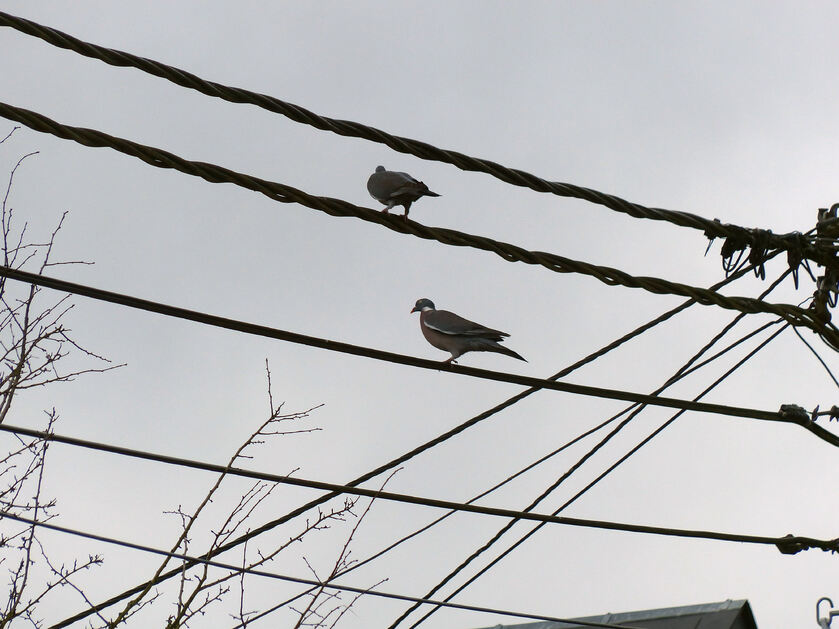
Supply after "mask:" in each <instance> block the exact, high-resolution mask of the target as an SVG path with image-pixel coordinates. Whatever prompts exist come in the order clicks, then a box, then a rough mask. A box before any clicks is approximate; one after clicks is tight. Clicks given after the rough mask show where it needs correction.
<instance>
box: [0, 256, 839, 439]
mask: <svg viewBox="0 0 839 629" xmlns="http://www.w3.org/2000/svg"><path fill="white" fill-rule="evenodd" d="M0 277H8V278H10V279H14V280H17V281H21V282H26V283H29V284H35V285H38V286H43V287H45V288H51V289H53V290H58V291H63V292H67V293H73V294H76V295H82V296H85V297H90V298H92V299H96V300H99V301H106V302H109V303H114V304H120V305H123V306H127V307H129V308H135V309H138V310H146V311H148V312H156V313H158V314H162V315H166V316H169V317H174V318H177V319H184V320H187V321H193V322H196V323H202V324H205V325H210V326H213V327H219V328H225V329H228V330H235V331H237V332H243V333H246V334H252V335H255V336H262V337H266V338H273V339H278V340H281V341H287V342H290V343H297V344H300V345H308V346H310V347H317V348H319V349H326V350H330V351H335V352H340V353H344V354H352V355H355V356H363V357H366V358H373V359H376V360H383V361H387V362H391V363H397V364H400V365H409V366H412V367H419V368H422V369H431V370H435V371H448V372H452V373H456V374H461V375H464V376H470V377H474V378H481V379H485V380H494V381H496V382H507V383H510V384H519V385H524V386H527V387H534V388H538V389H551V390H554V391H562V392H565V393H573V394H577V395H588V396H593V397H600V398H606V399H612V400H623V401H625V402H643V403H646V404H650V405H653V406H666V407H670V408H679V409H685V410H690V411H697V412H703V413H714V414H721V415H729V416H732V417H743V418H747V419H758V420H763V421H776V422H785V423H792V424H796V425H799V426H802V427H804V428H806V429H807V430H809V431H810V432H812V433H813V434H815V435H817V436H818V437H819V438H820V439H823V440H825V441H827V442H828V443H830V444H831V445H834V446H837V447H839V436H837V435H834V434H833V433H831V432H829V431H827V430H825V429H824V428H821V427H820V426H818V425H815V424H813V423H812V422H810V421H804V420H801V419H798V418H796V417H793V416H787V415H784V414H782V413H780V412H772V411H763V410H759V409H750V408H741V407H736V406H727V405H724V404H708V403H698V402H690V401H687V400H680V399H676V398H668V397H659V396H655V395H646V394H643V393H635V392H633V391H620V390H617V389H608V388H602V387H593V386H589V385H582V384H572V383H569V382H557V381H554V380H549V379H544V378H534V377H531V376H524V375H519V374H511V373H505V372H500V371H492V370H489V369H479V368H477V367H469V366H466V365H457V364H451V363H443V362H439V361H435V360H428V359H425V358H416V357H413V356H407V355H404V354H396V353H394V352H387V351H384V350H378V349H373V348H369V347H363V346H360V345H352V344H350V343H342V342H339V341H332V340H329V339H324V338H320V337H315V336H309V335H306V334H299V333H297V332H289V331H286V330H281V329H279V328H272V327H268V326H264V325H257V324H254V323H248V322H246V321H240V320H237V319H228V318H226V317H220V316H217V315H211V314H208V313H204V312H199V311H196V310H188V309H186V308H179V307H177V306H171V305H168V304H163V303H160V302H155V301H149V300H147V299H140V298H138V297H132V296H130V295H125V294H123V293H115V292H111V291H106V290H102V289H100V288H94V287H91V286H85V285H83V284H76V283H73V282H68V281H66V280H60V279H57V278H53V277H47V276H46V275H39V274H37V273H29V272H26V271H21V270H19V269H12V268H10V267H5V266H0Z"/></svg>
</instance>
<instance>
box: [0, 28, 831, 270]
mask: <svg viewBox="0 0 839 629" xmlns="http://www.w3.org/2000/svg"><path fill="white" fill-rule="evenodd" d="M0 26H7V27H10V28H13V29H15V30H17V31H19V32H21V33H25V34H27V35H31V36H34V37H38V38H40V39H42V40H44V41H45V42H47V43H49V44H52V45H54V46H57V47H59V48H64V49H67V50H72V51H74V52H76V53H79V54H81V55H84V56H86V57H89V58H92V59H98V60H99V61H104V62H105V63H107V64H110V65H113V66H118V67H133V68H137V69H138V70H142V71H143V72H147V73H149V74H152V75H154V76H157V77H160V78H163V79H166V80H168V81H171V82H173V83H175V84H177V85H180V86H182V87H186V88H189V89H194V90H196V91H198V92H201V93H202V94H205V95H207V96H212V97H215V98H221V99H223V100H226V101H229V102H232V103H248V104H251V105H256V106H257V107H261V108H262V109H265V110H267V111H271V112H273V113H278V114H281V115H283V116H285V117H287V118H289V119H291V120H293V121H295V122H298V123H302V124H307V125H310V126H312V127H315V128H316V129H321V130H324V131H331V132H333V133H336V134H338V135H342V136H348V137H356V138H361V139H364V140H369V141H371V142H377V143H379V144H384V145H386V146H388V147H390V148H392V149H393V150H395V151H398V152H400V153H406V154H409V155H414V156H415V157H419V158H420V159H425V160H434V161H439V162H444V163H447V164H452V165H454V166H456V167H458V168H460V169H461V170H466V171H474V172H482V173H486V174H488V175H492V176H493V177H496V178H497V179H500V180H501V181H504V182H506V183H509V184H512V185H515V186H520V187H526V188H530V189H532V190H535V191H537V192H544V193H551V194H555V195H558V196H561V197H572V198H577V199H584V200H586V201H589V202H591V203H596V204H599V205H603V206H605V207H607V208H609V209H612V210H615V211H618V212H622V213H624V214H628V215H630V216H633V217H635V218H646V219H653V220H659V221H667V222H669V223H672V224H674V225H679V226H681V227H690V228H693V229H698V230H701V231H703V232H704V233H705V235H706V236H708V237H709V238H728V239H730V242H732V243H735V242H736V243H739V244H738V246H739V245H742V246H743V247H745V246H749V247H755V246H757V247H759V248H761V249H783V250H785V251H793V252H796V253H797V254H799V253H800V255H801V256H802V257H803V258H807V259H811V260H814V261H816V262H818V263H819V264H823V263H824V262H825V261H829V260H831V259H832V253H831V251H830V247H823V246H822V247H816V246H814V244H813V243H812V242H811V241H810V240H808V239H806V238H804V237H803V236H802V235H801V234H800V233H799V232H792V233H788V234H774V233H772V232H771V231H770V230H767V229H750V228H745V227H740V226H737V225H731V224H727V223H726V224H723V223H721V222H720V221H718V220H709V219H707V218H704V217H702V216H698V215H696V214H691V213H689V212H675V211H672V210H665V209H661V208H650V207H645V206H643V205H639V204H637V203H631V202H629V201H626V200H624V199H621V198H619V197H616V196H614V195H611V194H605V193H603V192H598V191H597V190H592V189H590V188H584V187H582V186H576V185H573V184H568V183H560V182H556V181H548V180H545V179H542V178H540V177H537V176H536V175H532V174H530V173H528V172H525V171H523V170H518V169H512V168H507V167H505V166H502V165H501V164H497V163H496V162H492V161H490V160H486V159H479V158H476V157H470V156H469V155H465V154H463V153H460V152H457V151H451V150H443V149H439V148H437V147H435V146H432V145H431V144H428V143H426V142H420V141H417V140H412V139H410V138H405V137H399V136H394V135H391V134H389V133H386V132H384V131H382V130H380V129H376V128H374V127H370V126H367V125H363V124H360V123H357V122H352V121H349V120H336V119H333V118H327V117H325V116H320V115H318V114H316V113H314V112H311V111H309V110H308V109H305V108H303V107H301V106H300V105H295V104H292V103H288V102H285V101H282V100H279V99H277V98H274V97H272V96H267V95H265V94H259V93H257V92H252V91H249V90H245V89H242V88H237V87H230V86H227V85H223V84H221V83H215V82H213V81H207V80H205V79H202V78H200V77H198V76H196V75H195V74H192V73H190V72H187V71H186V70H182V69H180V68H176V67H173V66H169V65H166V64H164V63H160V62H159V61H154V60H153V59H147V58H144V57H139V56H137V55H132V54H131V53H128V52H124V51H120V50H115V49H112V48H105V47H104V46H97V45H96V44H92V43H90V42H86V41H83V40H81V39H78V38H76V37H73V36H72V35H69V34H67V33H64V32H62V31H59V30H57V29H54V28H50V27H48V26H44V25H42V24H38V23H37V22H33V21H31V20H26V19H23V18H20V17H17V16H14V15H10V14H8V13H4V12H0Z"/></svg>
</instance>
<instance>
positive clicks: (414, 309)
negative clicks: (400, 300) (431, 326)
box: [411, 306, 419, 314]
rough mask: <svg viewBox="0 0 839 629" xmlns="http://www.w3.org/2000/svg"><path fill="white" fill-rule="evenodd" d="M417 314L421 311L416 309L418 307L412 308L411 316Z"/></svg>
mask: <svg viewBox="0 0 839 629" xmlns="http://www.w3.org/2000/svg"><path fill="white" fill-rule="evenodd" d="M415 312H419V310H417V307H416V306H414V307H413V308H411V314H413V313H415Z"/></svg>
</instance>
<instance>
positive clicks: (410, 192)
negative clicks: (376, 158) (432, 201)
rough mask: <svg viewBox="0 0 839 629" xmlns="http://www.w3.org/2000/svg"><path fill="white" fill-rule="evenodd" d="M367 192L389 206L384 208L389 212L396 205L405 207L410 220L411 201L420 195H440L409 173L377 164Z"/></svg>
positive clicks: (406, 218)
mask: <svg viewBox="0 0 839 629" xmlns="http://www.w3.org/2000/svg"><path fill="white" fill-rule="evenodd" d="M367 192H369V193H370V196H371V197H373V198H374V199H376V201H378V202H379V203H384V204H385V205H386V206H387V207H386V208H385V209H384V210H382V211H383V212H384V213H385V214H387V213H388V212H389V211H390V209H391V208H392V207H393V206H394V205H401V206H402V207H404V208H405V220H408V210H410V209H411V203H413V202H414V201H416V200H417V199H419V198H420V197H439V196H440V195H439V194H437V193H436V192H431V190H429V189H428V186H426V185H425V184H424V183H423V182H421V181H417V180H416V179H414V178H413V177H411V175H409V174H408V173H400V172H397V171H395V170H387V169H386V168H385V167H384V166H376V172H374V173H373V174H372V175H370V178H369V179H368V180H367Z"/></svg>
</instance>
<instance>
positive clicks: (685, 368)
mask: <svg viewBox="0 0 839 629" xmlns="http://www.w3.org/2000/svg"><path fill="white" fill-rule="evenodd" d="M790 272H791V271H790V270H789V269H788V270H787V271H786V272H785V273H784V274H782V275H781V276H780V277H778V278H777V279H775V280H774V281H773V282H772V284H771V285H770V286H769V287H768V288H767V289H766V290H765V291H763V293H761V295H760V298H761V299H763V298H764V297H766V296H768V295H769V293H771V292H772V291H773V290H774V289H775V288H777V287H778V285H779V284H780V283H781V282H782V281H783V280H784V278H785V277H786V275H787V274H789V273H790ZM744 316H745V315H743V314H739V315H737V316H736V317H735V318H734V319H733V320H731V321H730V322H728V323H727V324H726V325H725V326H724V327H723V328H722V330H720V331H719V332H718V333H717V334H715V335H714V336H713V337H712V338H711V339H710V340H709V341H708V342H707V343H706V344H705V345H704V346H703V347H702V348H700V350H699V351H698V352H696V353H695V354H694V355H693V356H692V357H691V358H690V359H688V360H687V361H686V362H685V364H684V365H682V367H680V368H679V369H678V370H677V371H676V373H675V374H674V375H673V376H671V377H670V378H668V379H667V380H666V381H665V382H664V384H662V385H661V386H660V387H658V388H657V389H656V390H655V393H660V392H662V391H664V390H665V389H666V388H668V387H670V386H671V385H672V384H674V383H675V382H677V381H679V380H680V379H681V378H683V377H686V376H687V375H689V374H690V373H691V371H692V369H691V366H692V365H694V364H695V363H696V361H697V360H699V358H700V357H701V356H702V355H704V354H705V353H707V351H708V350H710V349H711V347H713V346H714V345H715V344H716V343H717V342H718V341H720V340H721V339H722V338H723V337H724V336H725V335H726V334H727V333H728V332H729V331H730V330H731V329H733V328H734V326H735V325H737V323H739V322H740V321H741V320H742V319H743V318H744ZM774 323H777V322H772V324H774ZM763 327H765V326H762V327H761V328H759V329H763ZM778 333H780V331H779V332H777V333H776V334H774V335H772V336H771V337H770V338H769V339H767V340H766V341H764V342H763V343H761V344H760V345H759V346H758V348H757V349H754V350H752V352H750V353H749V354H747V356H746V357H745V358H742V359H741V360H740V361H738V362H737V363H736V364H735V365H734V366H733V367H731V368H730V369H729V370H728V371H727V372H726V373H725V374H723V376H721V377H720V378H718V379H717V380H716V381H715V382H714V383H713V384H712V385H711V386H709V387H708V388H706V389H705V391H703V392H702V393H701V394H700V395H699V396H697V398H696V399H699V398H701V397H703V396H704V395H706V394H707V393H708V392H709V391H711V390H712V389H713V388H715V387H716V386H717V385H718V384H719V383H720V382H722V381H723V380H724V379H725V378H726V377H728V376H729V375H730V374H731V373H733V372H734V371H735V370H736V369H738V368H739V367H740V366H741V365H743V364H745V362H746V361H747V360H748V359H749V358H751V356H753V355H754V354H755V353H756V352H757V351H758V350H759V349H760V348H762V347H764V346H765V345H766V344H767V343H768V342H769V340H771V339H772V338H774V337H775V336H777V334H778ZM750 336H751V334H747V335H746V337H745V338H749V337H750ZM739 342H740V341H737V342H736V343H734V344H730V345H729V347H728V348H727V349H732V348H733V347H736V346H737V345H738V344H739ZM726 351H727V350H726ZM719 355H720V353H718V354H717V355H715V356H714V357H712V358H709V359H708V360H707V361H705V362H704V363H701V364H699V365H694V367H695V368H697V369H698V368H699V367H700V366H701V365H702V364H707V362H709V361H710V360H713V359H715V358H717V357H718V356H719ZM644 408H645V407H644V406H643V405H639V406H638V407H636V408H635V410H633V411H632V412H631V414H630V415H629V416H628V417H627V418H626V419H625V420H623V421H622V422H621V423H620V424H619V425H618V426H617V427H616V428H615V429H614V430H613V431H612V432H610V433H609V434H608V435H606V436H605V437H604V438H603V439H602V440H601V441H600V442H599V443H598V444H596V445H595V446H594V447H593V448H592V449H590V450H589V451H588V452H587V453H586V454H585V455H583V457H582V458H581V459H580V460H579V461H577V462H576V463H575V464H574V465H573V466H571V468H570V469H569V470H568V471H567V472H566V473H565V474H563V475H562V476H561V477H560V478H559V479H558V480H557V481H556V482H554V483H553V484H551V486H550V487H548V488H547V489H546V490H545V491H544V492H542V494H541V495H539V496H538V497H537V498H536V499H535V500H533V501H532V502H531V503H530V505H528V506H527V507H526V508H525V511H531V510H532V509H535V508H536V507H537V506H538V505H539V504H540V503H541V502H542V501H543V500H544V499H546V498H547V497H548V496H549V495H550V494H551V493H552V492H553V491H554V490H556V488H557V487H559V485H560V484H562V483H563V482H564V481H565V480H566V479H567V478H568V477H569V476H571V474H573V473H574V472H575V471H576V470H577V469H579V468H580V467H581V466H582V465H583V463H585V461H586V460H588V459H589V458H590V457H591V456H592V455H593V454H594V453H595V452H597V451H598V450H599V449H600V448H601V447H603V446H604V445H605V444H606V443H607V442H608V441H610V440H611V439H612V438H613V437H614V436H615V435H616V434H618V433H619V432H620V431H621V430H622V429H623V428H624V427H625V426H626V425H627V424H629V422H631V421H632V420H633V419H634V418H635V417H637V416H638V415H639V414H640V413H641V412H642V411H643V410H644ZM629 410H631V408H627V409H624V411H623V412H626V411H629ZM680 414H681V413H677V414H675V415H674V416H673V417H671V418H670V419H669V420H668V421H667V422H665V423H664V424H663V425H662V426H661V427H659V428H658V429H657V430H656V431H654V432H653V433H652V434H651V435H650V436H648V437H647V438H646V439H645V440H644V441H642V442H641V443H640V444H639V445H637V446H636V447H635V448H633V449H632V450H631V451H630V452H629V453H628V454H627V455H625V456H624V457H623V458H621V459H620V460H619V461H618V462H617V463H615V464H613V465H612V466H611V467H609V468H608V469H607V470H606V471H605V472H603V473H602V474H600V475H599V476H598V477H597V478H596V479H595V480H594V481H592V482H590V483H589V484H588V485H586V487H584V488H583V489H582V490H580V491H579V492H578V493H577V494H575V495H574V497H572V498H571V499H570V500H568V501H567V502H565V503H564V504H563V505H562V506H561V507H560V508H559V509H557V510H556V511H555V512H554V515H556V514H558V513H560V512H561V511H562V510H564V509H566V508H567V507H568V506H569V505H570V504H572V503H573V502H574V501H576V500H577V499H578V498H579V497H580V496H582V495H583V494H584V493H586V492H587V491H588V490H590V489H591V488H592V487H594V486H595V485H596V484H597V483H598V482H600V481H601V480H602V479H603V478H605V477H606V476H607V475H608V474H610V473H611V472H612V471H614V470H615V469H616V468H617V467H618V466H619V465H620V464H621V463H622V462H623V461H625V460H626V459H628V458H629V457H630V456H631V455H632V454H634V453H635V452H637V450H639V449H640V448H641V447H642V446H643V445H645V444H646V443H647V442H649V441H650V440H651V439H652V438H653V437H654V436H655V435H657V434H658V433H660V432H661V431H663V430H664V429H665V428H666V427H667V426H669V425H670V424H671V423H672V422H674V421H675V420H676V419H677V418H678V417H679V416H680ZM618 416H619V415H616V416H615V418H616V417H618ZM514 524H515V522H514V521H511V522H509V523H507V524H506V525H504V526H503V527H502V528H501V530H499V531H498V532H497V533H496V534H495V535H493V536H492V537H491V538H490V540H489V541H487V542H486V543H484V544H483V545H482V546H481V547H480V548H478V549H477V550H476V551H474V552H473V553H472V554H471V555H470V556H469V557H468V558H467V559H466V560H464V561H463V562H462V563H461V564H459V565H458V566H457V567H456V568H455V569H454V570H452V571H451V572H450V573H449V574H448V575H447V576H446V577H445V578H444V579H443V580H442V581H440V582H438V583H437V585H435V586H434V587H433V588H431V590H429V593H428V594H427V596H432V595H434V594H435V593H436V592H437V591H439V590H440V589H441V588H442V587H443V586H444V585H445V584H446V583H448V582H449V581H450V580H451V579H453V578H454V577H455V576H456V575H457V574H459V573H460V572H461V571H463V570H464V569H465V568H466V567H467V566H468V565H469V564H470V563H471V562H472V561H474V560H475V559H477V558H478V557H479V556H480V555H481V554H483V553H484V552H485V551H487V550H489V548H490V547H491V546H492V545H493V544H494V543H495V542H497V541H499V540H500V539H501V537H502V536H503V535H504V534H505V533H506V532H507V531H509V530H510V529H511V528H512V527H513V525H514ZM540 528H541V525H537V526H535V527H534V528H533V529H531V530H530V531H529V532H528V533H526V534H525V535H524V536H522V537H521V538H520V539H519V540H518V541H517V542H516V543H514V544H513V545H512V546H510V547H509V548H507V550H506V551H504V552H503V553H501V554H500V555H499V556H497V557H496V558H495V559H494V560H492V561H491V562H490V563H489V564H487V565H486V566H484V568H482V569H481V570H480V571H478V572H477V573H476V574H475V575H473V576H472V577H471V578H470V579H468V580H467V581H466V582H465V583H463V584H462V585H461V586H460V587H458V589H456V590H455V591H454V592H452V593H451V594H450V595H449V596H447V597H446V600H450V599H451V598H452V597H454V596H456V595H457V594H458V593H459V592H461V591H462V590H463V589H465V588H466V587H468V586H469V585H470V584H471V583H473V582H474V581H475V580H476V579H478V578H480V576H481V575H483V574H484V573H485V572H487V571H488V570H489V569H490V568H492V567H493V566H494V565H496V564H497V563H498V562H499V561H500V560H501V559H503V558H504V557H505V556H507V555H508V554H509V553H511V552H512V551H513V550H514V549H515V548H517V547H518V546H519V545H521V544H522V543H524V541H525V540H527V539H529V538H530V537H531V536H532V535H534V534H535V533H536V531H538V530H539V529H540ZM415 609H417V605H412V606H411V607H410V608H409V609H407V610H406V611H405V612H404V613H403V614H402V615H401V616H399V618H397V619H396V621H394V622H393V623H392V624H391V629H393V627H396V626H397V625H398V624H399V623H400V622H401V621H402V620H404V619H405V618H406V617H407V616H408V615H409V614H410V613H411V612H413V611H414V610H415ZM434 611H435V609H432V610H430V611H429V612H427V613H426V614H425V615H424V616H423V617H422V618H421V619H420V620H419V621H418V622H417V623H416V624H420V623H421V622H422V621H423V620H425V619H426V618H428V617H429V616H430V615H431V614H433V613H434ZM414 626H416V625H414Z"/></svg>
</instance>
